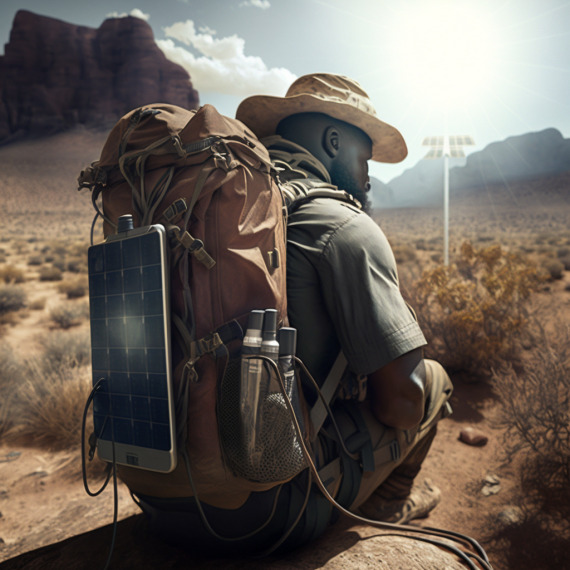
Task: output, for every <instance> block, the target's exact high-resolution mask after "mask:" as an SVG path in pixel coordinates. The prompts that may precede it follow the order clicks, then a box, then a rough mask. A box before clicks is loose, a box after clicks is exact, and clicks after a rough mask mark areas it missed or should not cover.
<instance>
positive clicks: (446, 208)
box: [443, 152, 449, 267]
mask: <svg viewBox="0 0 570 570" xmlns="http://www.w3.org/2000/svg"><path fill="white" fill-rule="evenodd" d="M443 264H444V265H445V267H447V266H448V265H449V154H448V153H447V152H446V153H445V154H444V156H443Z"/></svg>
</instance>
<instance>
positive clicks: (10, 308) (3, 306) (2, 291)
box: [0, 285, 26, 316]
mask: <svg viewBox="0 0 570 570" xmlns="http://www.w3.org/2000/svg"><path fill="white" fill-rule="evenodd" d="M25 306H26V292H25V291H24V290H23V289H22V288H21V287H18V286H16V285H2V286H0V316H4V315H6V314H8V313H12V312H14V311H19V310H20V309H23V308H24V307H25Z"/></svg>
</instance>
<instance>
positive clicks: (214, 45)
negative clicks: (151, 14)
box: [156, 20, 296, 96]
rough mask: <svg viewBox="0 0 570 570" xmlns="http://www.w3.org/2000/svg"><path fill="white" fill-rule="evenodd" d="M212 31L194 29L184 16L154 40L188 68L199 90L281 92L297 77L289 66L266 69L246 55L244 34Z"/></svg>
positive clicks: (224, 92)
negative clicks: (162, 35) (181, 20)
mask: <svg viewBox="0 0 570 570" xmlns="http://www.w3.org/2000/svg"><path fill="white" fill-rule="evenodd" d="M212 32H213V31H212V30H209V29H204V28H202V29H201V30H200V31H196V28H195V26H194V22H193V21H192V20H186V22H177V23H175V24H173V25H172V26H169V27H166V28H164V33H165V34H166V36H167V39H165V40H157V42H156V43H157V44H158V46H159V47H160V49H161V50H162V51H163V52H164V54H165V55H166V57H167V58H168V59H170V60H171V61H174V62H175V63H178V64H179V65H181V66H182V67H184V69H186V70H187V71H188V73H189V74H190V77H191V78H192V84H193V85H194V87H195V88H196V89H197V90H198V91H200V92H208V91H209V92H215V93H223V94H228V95H240V96H243V95H252V94H254V93H256V94H258V93H259V94H266V95H282V94H283V93H284V92H285V91H286V90H287V88H288V87H289V85H290V84H291V83H292V82H293V81H294V80H295V79H296V76H295V75H294V74H293V73H291V72H290V71H289V70H288V69H285V68H282V67H274V68H271V69H268V68H267V65H266V64H265V62H264V61H263V60H262V59H261V58H260V57H257V56H250V55H245V40H244V39H243V38H240V37H238V36H237V35H235V34H234V35H231V36H227V37H224V38H216V37H215V33H212ZM176 42H178V43H180V44H184V46H188V48H190V49H187V48H186V47H183V46H180V45H177V43H176ZM191 50H192V51H191ZM195 53H196V55H195Z"/></svg>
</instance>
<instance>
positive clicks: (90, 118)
mask: <svg viewBox="0 0 570 570" xmlns="http://www.w3.org/2000/svg"><path fill="white" fill-rule="evenodd" d="M156 102H163V103H172V104H175V105H180V106H182V107H186V108H196V107H197V106H198V93H197V92H196V91H195V90H194V89H193V87H192V84H191V82H190V77H189V76H188V74H187V72H186V71H185V70H184V69H183V68H182V67H180V66H179V65H177V64H175V63H173V62H171V61H169V60H167V59H166V57H165V56H164V54H163V53H162V51H161V50H160V49H159V48H158V46H157V45H156V43H155V42H154V37H153V33H152V29H151V28H150V26H149V25H148V24H147V23H146V22H144V21H143V20H141V19H140V18H133V17H126V18H113V19H109V20H105V21H104V22H103V24H102V25H101V26H100V27H99V28H98V29H95V28H89V27H86V26H76V25H73V24H69V23H66V22H63V21H61V20H56V19H54V18H49V17H46V16H39V15H37V14H34V13H32V12H28V11H25V10H20V11H19V12H17V14H16V16H15V18H14V23H13V26H12V30H11V33H10V41H9V43H8V44H6V46H5V55H4V56H0V143H2V142H9V141H10V140H13V139H14V138H17V137H20V136H22V135H25V134H32V135H36V134H51V133H54V132H58V131H62V130H65V129H66V128H69V127H71V126H74V125H76V124H84V125H102V126H108V125H110V124H112V123H113V122H114V121H116V120H117V119H118V118H119V117H120V116H122V115H123V114H124V113H126V112H127V111H129V110H131V109H133V108H135V107H137V106H140V105H144V104H148V103H156Z"/></svg>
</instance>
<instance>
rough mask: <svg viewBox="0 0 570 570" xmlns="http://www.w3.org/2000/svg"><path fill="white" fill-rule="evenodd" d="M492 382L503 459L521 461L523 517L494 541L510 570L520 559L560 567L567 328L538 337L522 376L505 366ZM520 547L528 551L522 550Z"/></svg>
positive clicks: (568, 480)
mask: <svg viewBox="0 0 570 570" xmlns="http://www.w3.org/2000/svg"><path fill="white" fill-rule="evenodd" d="M493 379H494V384H495V387H496V390H497V393H498V394H499V396H500V398H501V401H502V404H503V412H502V418H501V424H502V427H503V428H504V430H505V431H504V450H505V456H506V459H507V461H509V462H511V461H513V460H514V459H516V458H521V457H522V465H521V467H520V471H519V475H520V487H519V488H518V491H517V496H516V502H517V504H518V507H519V508H520V512H521V513H522V514H523V517H522V519H521V520H520V521H519V523H518V525H516V526H515V527H514V528H508V529H506V530H499V531H498V532H497V533H496V536H495V539H494V540H495V542H496V543H497V545H498V548H501V549H502V550H503V551H505V552H508V553H509V558H510V559H511V564H512V565H511V567H513V568H516V567H517V566H518V564H519V563H520V562H522V561H523V560H524V562H526V563H528V562H529V561H532V562H534V564H535V567H537V568H538V567H541V568H547V567H548V568H561V567H563V565H564V563H565V562H564V561H565V560H566V559H567V550H568V535H569V533H570V427H569V426H570V407H569V406H570V327H568V328H567V329H566V330H565V331H562V332H560V333H558V335H556V336H555V337H554V339H552V338H549V337H547V336H546V335H545V334H543V341H542V343H541V349H540V350H536V351H534V352H532V353H531V354H530V355H529V358H528V359H527V361H526V364H525V366H524V370H523V371H522V372H521V373H518V374H517V373H516V372H515V371H514V370H513V369H512V367H510V366H508V365H507V366H506V367H505V368H503V369H502V370H500V371H497V372H495V375H494V378H493ZM521 539H522V542H521ZM521 544H528V545H532V546H533V549H532V550H533V551H532V552H528V551H527V549H524V548H523V551H524V552H521V551H520V548H519V545H521ZM522 554H525V555H526V558H521V555H522Z"/></svg>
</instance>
